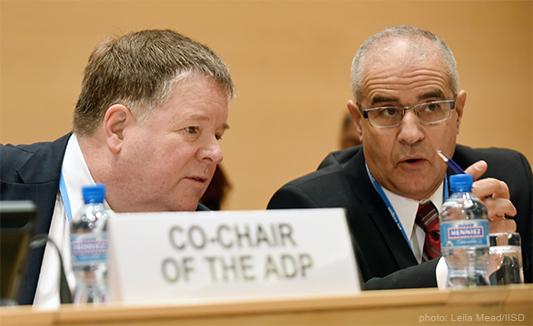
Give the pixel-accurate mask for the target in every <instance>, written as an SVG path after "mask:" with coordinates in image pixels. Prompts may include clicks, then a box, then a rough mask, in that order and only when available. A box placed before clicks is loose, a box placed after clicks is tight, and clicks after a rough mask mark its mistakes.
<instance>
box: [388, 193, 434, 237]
mask: <svg viewBox="0 0 533 326" xmlns="http://www.w3.org/2000/svg"><path fill="white" fill-rule="evenodd" d="M383 191H384V192H385V195H387V198H388V199H389V201H390V203H391V205H392V207H393V208H394V211H395V212H396V215H397V216H398V219H399V220H400V222H401V223H402V227H403V229H404V231H405V233H406V235H407V237H408V238H409V239H411V236H412V232H413V230H414V229H415V228H414V227H413V226H414V223H415V217H416V212H417V210H418V205H419V204H420V201H418V200H414V199H411V198H407V197H403V196H400V195H398V194H395V193H393V192H392V191H390V190H387V189H385V188H383ZM443 191H444V182H441V184H440V186H439V188H437V190H436V191H435V192H434V193H433V194H432V195H431V196H430V197H429V200H431V201H432V202H433V205H435V207H436V208H437V210H438V209H440V207H441V206H442V201H443Z"/></svg>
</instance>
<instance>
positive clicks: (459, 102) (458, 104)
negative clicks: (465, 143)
mask: <svg viewBox="0 0 533 326" xmlns="http://www.w3.org/2000/svg"><path fill="white" fill-rule="evenodd" d="M465 103H466V91H465V90H462V91H460V92H459V94H457V97H456V98H455V109H454V110H455V111H456V113H457V126H456V127H457V133H459V127H460V126H461V119H462V118H463V112H464V107H465Z"/></svg>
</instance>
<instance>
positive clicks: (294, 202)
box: [268, 145, 533, 289]
mask: <svg viewBox="0 0 533 326" xmlns="http://www.w3.org/2000/svg"><path fill="white" fill-rule="evenodd" d="M481 159H483V160H485V161H486V162H487V163H488V170H487V172H486V173H485V174H484V175H483V178H485V177H494V178H497V179H500V180H503V181H505V182H506V183H507V185H508V186H509V190H510V196H511V201H512V202H513V204H514V205H515V207H516V208H517V211H518V213H517V215H516V216H515V217H514V219H515V220H516V223H517V228H518V232H520V234H521V236H522V241H523V245H522V250H523V256H524V260H523V264H524V273H525V280H526V282H529V283H530V282H531V279H532V270H531V262H532V241H533V239H532V229H533V227H532V219H533V217H532V216H533V215H532V206H533V192H532V175H531V167H530V165H529V163H528V162H527V160H526V158H525V157H524V156H523V155H522V154H520V153H518V152H516V151H512V150H507V149H496V148H490V149H472V148H469V147H465V146H461V145H457V147H456V151H455V155H454V157H453V160H454V161H456V162H457V163H458V164H459V166H461V167H462V168H466V167H468V166H469V165H471V164H472V163H474V162H476V161H478V160H481ZM364 162H365V159H364V154H363V150H362V146H361V145H360V146H355V147H352V148H350V149H347V150H343V151H338V152H334V153H331V154H330V155H329V156H328V157H326V159H325V160H324V161H323V162H322V163H321V165H320V167H319V169H318V170H317V171H315V172H312V173H310V174H308V175H305V176H303V177H301V178H298V179H296V180H294V181H291V182H289V183H288V184H286V185H284V186H283V187H281V188H280V189H279V190H278V191H277V192H276V193H275V194H274V195H273V197H272V198H271V200H270V202H269V204H268V209H280V208H319V207H344V208H345V209H346V214H347V220H348V226H349V228H350V231H351V234H352V240H353V242H354V251H355V254H356V258H357V261H358V263H359V268H360V270H361V272H362V277H363V280H364V281H365V282H366V288H367V289H382V288H410V287H433V286H437V283H436V278H435V267H436V264H437V261H438V259H434V260H432V261H430V262H427V263H423V264H418V262H417V261H416V259H415V257H414V255H413V253H412V251H411V249H410V247H409V245H408V243H407V242H406V241H405V239H404V237H403V235H402V233H401V232H400V231H399V229H398V227H397V226H396V224H395V223H394V221H393V219H392V217H391V215H390V213H389V212H388V210H387V207H386V205H385V204H384V202H383V200H382V199H381V197H380V195H379V194H378V193H377V191H376V190H375V189H374V187H373V185H372V183H371V181H370V179H369V178H368V174H367V172H366V169H365V164H364ZM451 174H454V173H453V171H451V170H448V175H451Z"/></svg>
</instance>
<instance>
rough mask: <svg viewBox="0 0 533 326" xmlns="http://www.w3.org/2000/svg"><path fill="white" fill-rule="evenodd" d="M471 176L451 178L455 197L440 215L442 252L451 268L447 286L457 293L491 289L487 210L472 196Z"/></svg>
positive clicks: (453, 196) (451, 198)
mask: <svg viewBox="0 0 533 326" xmlns="http://www.w3.org/2000/svg"><path fill="white" fill-rule="evenodd" d="M473 181H474V180H473V177H472V175H470V174H456V175H452V176H450V188H451V190H452V195H451V196H450V198H448V200H446V201H445V202H444V204H443V205H442V207H441V210H440V214H439V224H440V240H441V249H442V250H441V252H442V255H443V257H444V258H445V260H446V263H447V265H448V282H447V286H448V287H451V288H454V289H457V288H465V287H475V286H482V285H489V284H490V283H489V277H488V274H487V260H488V254H489V247H490V243H489V220H488V213H487V208H486V207H485V205H484V204H483V202H482V201H481V200H479V198H477V197H476V196H475V195H474V194H472V183H473Z"/></svg>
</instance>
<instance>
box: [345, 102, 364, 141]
mask: <svg viewBox="0 0 533 326" xmlns="http://www.w3.org/2000/svg"><path fill="white" fill-rule="evenodd" d="M346 106H348V111H350V115H351V116H352V121H353V123H355V129H357V132H358V133H359V137H361V141H362V140H363V130H362V128H361V119H362V118H363V115H362V114H361V111H360V110H359V106H358V105H357V103H355V102H354V101H353V100H348V103H346Z"/></svg>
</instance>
